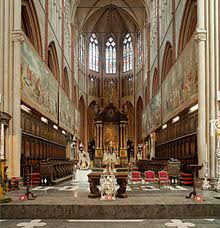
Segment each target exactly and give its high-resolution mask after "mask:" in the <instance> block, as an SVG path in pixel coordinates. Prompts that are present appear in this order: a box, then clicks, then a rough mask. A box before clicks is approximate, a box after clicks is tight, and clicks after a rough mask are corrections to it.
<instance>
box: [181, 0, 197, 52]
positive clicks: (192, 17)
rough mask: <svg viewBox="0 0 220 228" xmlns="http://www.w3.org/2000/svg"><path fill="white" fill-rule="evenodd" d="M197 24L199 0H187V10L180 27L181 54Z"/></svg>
mask: <svg viewBox="0 0 220 228" xmlns="http://www.w3.org/2000/svg"><path fill="white" fill-rule="evenodd" d="M196 24H197V0H188V1H186V6H185V10H184V13H183V19H182V24H181V29H180V37H179V54H181V52H182V51H183V49H184V48H185V46H186V45H187V43H188V42H189V40H190V39H191V37H192V35H193V34H194V32H195V30H196Z"/></svg>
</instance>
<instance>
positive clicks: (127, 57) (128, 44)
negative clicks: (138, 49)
mask: <svg viewBox="0 0 220 228" xmlns="http://www.w3.org/2000/svg"><path fill="white" fill-rule="evenodd" d="M132 68H133V49H132V39H131V35H130V34H129V33H128V34H126V36H125V38H124V41H123V72H126V71H129V70H132Z"/></svg>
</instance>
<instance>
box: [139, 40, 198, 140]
mask: <svg viewBox="0 0 220 228" xmlns="http://www.w3.org/2000/svg"><path fill="white" fill-rule="evenodd" d="M197 97H198V75H197V48H196V43H195V41H194V39H192V40H191V41H190V42H189V43H188V45H187V46H186V48H185V49H184V51H183V52H182V54H181V56H180V57H179V59H178V61H177V62H176V63H175V65H174V66H173V67H172V68H171V70H170V72H169V74H168V75H167V77H166V78H165V80H164V81H163V83H162V95H161V91H160V90H159V92H158V94H157V95H156V96H154V97H153V98H152V100H151V102H150V103H149V104H148V105H147V107H146V109H145V110H144V111H143V134H144V135H143V137H146V136H147V135H149V134H150V132H151V131H152V130H154V129H155V128H157V127H159V126H161V125H162V123H166V122H167V121H168V120H169V119H170V118H173V117H174V115H176V114H177V113H179V112H180V111H182V110H183V109H185V108H186V107H189V105H190V104H191V103H193V102H194V101H195V100H196V99H197ZM161 107H162V118H163V119H161Z"/></svg>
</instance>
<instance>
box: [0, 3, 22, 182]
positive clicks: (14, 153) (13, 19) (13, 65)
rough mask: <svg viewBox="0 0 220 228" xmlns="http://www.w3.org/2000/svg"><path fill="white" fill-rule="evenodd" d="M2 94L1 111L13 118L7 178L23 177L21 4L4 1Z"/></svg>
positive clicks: (0, 52) (8, 139)
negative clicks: (21, 160) (21, 175)
mask: <svg viewBox="0 0 220 228" xmlns="http://www.w3.org/2000/svg"><path fill="white" fill-rule="evenodd" d="M0 23H1V26H0V27H1V31H0V33H1V35H0V36H1V37H0V87H1V89H0V93H1V100H2V102H1V111H3V112H6V113H8V114H9V115H11V116H12V120H11V121H10V124H9V128H8V131H7V132H6V135H5V151H6V157H5V159H7V165H8V177H9V178H11V177H12V176H18V177H19V176H20V155H21V123H20V115H21V114H20V99H21V98H20V97H21V95H20V60H21V42H22V40H23V37H22V32H21V0H16V1H13V0H2V1H1V3H0Z"/></svg>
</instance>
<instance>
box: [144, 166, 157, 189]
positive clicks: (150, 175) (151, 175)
mask: <svg viewBox="0 0 220 228" xmlns="http://www.w3.org/2000/svg"><path fill="white" fill-rule="evenodd" d="M144 177H145V186H146V187H147V183H156V189H157V187H158V179H157V178H156V177H155V172H154V171H151V170H148V171H145V172H144Z"/></svg>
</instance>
